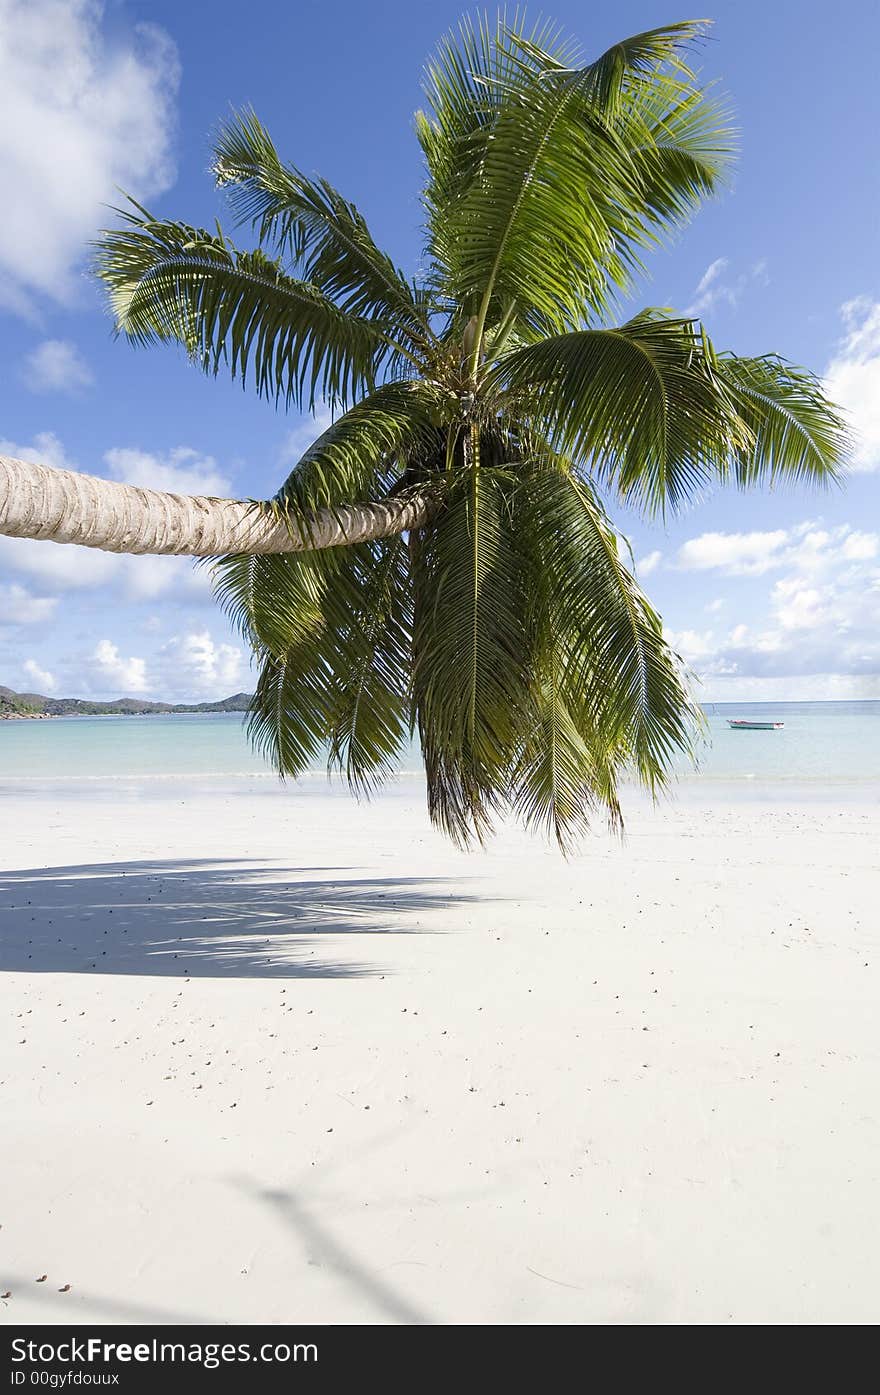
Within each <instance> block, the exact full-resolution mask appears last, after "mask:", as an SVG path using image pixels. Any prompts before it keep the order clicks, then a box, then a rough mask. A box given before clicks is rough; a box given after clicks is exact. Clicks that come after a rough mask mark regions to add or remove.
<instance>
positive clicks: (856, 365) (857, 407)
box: [825, 296, 880, 471]
mask: <svg viewBox="0 0 880 1395" xmlns="http://www.w3.org/2000/svg"><path fill="white" fill-rule="evenodd" d="M841 314H842V316H843V321H844V325H845V334H844V337H843V340H842V341H841V343H840V345H839V346H838V350H837V353H836V354H835V356H834V358H833V359H832V360H831V362H830V363H829V365H828V368H827V370H826V373H825V385H826V388H827V390H828V395H829V397H830V398H831V400H832V402H836V403H837V404H838V405H839V406H840V407H842V408H843V409H844V411H845V412H846V413H847V416H848V418H849V421H850V424H851V426H852V428H853V431H854V433H855V437H856V440H855V446H854V449H853V451H852V454H851V456H850V460H849V467H850V469H852V470H860V471H861V470H878V469H880V301H872V300H870V299H869V298H868V297H867V296H859V297H858V298H857V299H855V300H850V301H847V302H846V304H845V305H843V306H842V307H841Z"/></svg>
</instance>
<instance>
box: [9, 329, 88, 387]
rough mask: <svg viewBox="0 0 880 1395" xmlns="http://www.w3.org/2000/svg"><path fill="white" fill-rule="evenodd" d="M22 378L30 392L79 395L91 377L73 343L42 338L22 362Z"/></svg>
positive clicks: (65, 340)
mask: <svg viewBox="0 0 880 1395" xmlns="http://www.w3.org/2000/svg"><path fill="white" fill-rule="evenodd" d="M22 376H23V378H24V383H25V386H26V387H28V388H30V390H31V392H68V393H75V392H79V391H80V389H82V388H86V387H89V386H90V384H91V383H93V382H94V375H93V374H92V370H91V369H90V368H89V366H88V364H87V363H86V362H85V360H84V359H83V358H82V356H81V354H80V352H79V350H78V349H77V347H76V345H75V344H71V343H70V341H69V340H67V339H44V340H43V342H42V344H38V345H37V347H36V348H35V349H34V350H33V351H32V352H31V353H29V354H28V355H27V356H26V358H25V361H24V369H23V373H22Z"/></svg>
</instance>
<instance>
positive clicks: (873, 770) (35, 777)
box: [0, 702, 880, 794]
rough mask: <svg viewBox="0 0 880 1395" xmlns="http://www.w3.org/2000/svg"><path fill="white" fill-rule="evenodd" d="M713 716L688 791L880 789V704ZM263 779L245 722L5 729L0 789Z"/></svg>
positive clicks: (149, 720) (146, 720) (715, 712)
mask: <svg viewBox="0 0 880 1395" xmlns="http://www.w3.org/2000/svg"><path fill="white" fill-rule="evenodd" d="M706 715H707V724H708V731H707V739H706V741H705V743H704V744H703V746H702V749H701V754H700V762H699V768H698V770H696V771H694V770H693V769H689V768H688V767H687V766H686V765H684V764H682V765H681V766H680V768H679V780H680V783H681V784H683V785H687V786H692V785H693V784H694V783H695V782H696V783H697V784H699V785H701V786H707V787H708V786H709V785H711V784H713V783H723V784H724V785H727V786H733V787H742V789H743V792H746V790H747V789H748V786H749V784H754V782H758V783H759V784H761V785H762V786H776V787H780V788H785V787H790V786H792V785H795V784H796V785H799V786H803V787H805V788H809V789H812V790H813V791H814V792H815V793H816V794H820V793H821V791H822V789H823V788H825V787H832V786H833V787H838V786H840V785H846V786H849V787H851V788H852V790H853V792H854V793H855V792H857V791H858V790H862V791H863V792H866V791H868V790H870V789H871V788H872V787H874V786H877V787H880V702H826V703H822V702H817V703H806V702H797V703H773V704H771V703H737V704H732V703H718V704H715V705H714V706H711V707H709V708H708V709H707V714H706ZM728 717H745V718H749V717H752V718H760V719H764V720H767V719H773V720H777V721H784V723H785V727H784V729H783V730H782V731H764V732H762V731H751V732H750V731H731V730H730V728H729V727H728V725H727V720H726V719H727V718H728ZM419 769H420V762H419V759H418V753H417V752H416V751H415V750H413V751H410V752H409V753H408V755H407V756H405V757H404V759H403V761H402V762H401V772H402V774H403V775H404V777H407V776H417V775H418V773H419ZM319 773H320V771H319V769H318V768H316V771H315V776H317V775H319ZM260 777H263V779H264V780H266V781H268V782H269V783H270V784H271V783H274V776H273V775H272V772H271V770H270V769H269V767H268V766H267V764H266V762H265V761H264V760H263V759H262V757H261V756H259V755H257V754H256V753H255V752H254V751H253V750H252V749H251V747H250V744H249V742H248V739H247V736H246V733H245V731H244V729H243V726H242V720H241V717H240V716H239V715H237V714H229V715H226V714H223V715H216V716H155V717H67V718H55V719H52V720H44V721H11V722H10V721H7V722H0V786H2V787H4V788H5V789H6V791H7V792H11V791H12V790H14V789H17V790H19V791H20V792H23V791H24V790H25V789H27V788H28V787H36V786H39V787H42V788H45V787H46V786H47V785H50V786H54V787H58V786H60V785H64V784H65V783H68V782H71V783H73V782H76V783H77V784H81V783H82V782H84V781H86V782H88V781H96V780H97V781H101V782H102V783H104V782H112V781H127V782H131V781H132V780H135V781H137V782H138V783H142V782H148V781H156V782H159V781H162V780H169V779H174V778H184V779H187V780H188V781H206V782H210V781H217V780H222V781H223V782H224V783H225V782H229V781H231V782H235V781H238V780H242V779H249V780H251V781H253V780H254V779H255V778H256V779H259V778H260ZM309 783H310V784H313V783H314V781H313V780H310V781H309ZM320 783H321V784H322V785H323V781H321V782H320Z"/></svg>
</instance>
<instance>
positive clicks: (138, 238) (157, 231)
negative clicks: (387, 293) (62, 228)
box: [96, 210, 392, 406]
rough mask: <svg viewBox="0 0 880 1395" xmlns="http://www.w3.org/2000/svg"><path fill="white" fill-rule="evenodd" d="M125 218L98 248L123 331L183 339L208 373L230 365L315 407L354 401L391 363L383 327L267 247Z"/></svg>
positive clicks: (280, 394)
mask: <svg viewBox="0 0 880 1395" xmlns="http://www.w3.org/2000/svg"><path fill="white" fill-rule="evenodd" d="M122 216H123V218H124V223H123V225H122V226H121V227H119V228H114V229H110V230H108V231H107V232H105V233H104V234H103V235H102V237H101V240H100V241H99V242H98V244H97V257H96V269H97V273H98V275H99V277H100V278H101V279H102V280H103V282H104V284H105V286H106V288H107V291H108V293H109V299H110V306H111V309H112V312H113V316H114V320H115V323H116V327H117V329H118V330H119V331H120V332H121V333H123V334H125V335H126V336H127V338H129V339H131V340H132V341H134V342H135V343H138V344H150V343H154V342H157V341H160V342H161V341H166V342H167V341H175V342H177V343H180V344H182V345H183V346H184V347H185V349H186V351H187V353H188V354H189V355H190V357H191V358H192V359H193V361H194V362H196V363H197V364H198V365H199V366H200V367H201V368H202V369H203V370H204V371H205V372H207V373H214V374H216V373H218V372H219V371H220V368H221V366H224V365H225V366H226V367H227V368H228V369H229V371H230V373H231V374H232V376H233V377H238V378H240V379H241V381H242V383H243V384H245V383H246V382H247V381H248V380H249V379H250V378H252V379H253V382H254V385H255V386H256V389H257V391H258V392H259V393H260V394H261V395H263V396H266V397H270V398H274V399H275V400H278V399H281V400H283V401H285V402H288V403H290V402H295V403H296V404H297V405H302V404H303V403H306V404H308V405H310V406H311V405H314V403H315V401H316V399H317V398H319V397H320V398H323V399H324V400H325V401H329V402H346V401H349V400H351V399H352V398H353V397H355V396H356V395H357V394H358V392H360V391H364V390H368V389H369V388H370V387H372V385H373V384H374V382H375V379H376V375H377V373H378V372H379V370H380V368H381V367H382V365H387V364H388V362H389V361H390V359H391V357H392V350H391V348H390V346H389V344H388V343H387V340H386V339H385V338H384V336H383V334H382V331H381V328H380V327H379V326H378V325H376V324H374V323H372V322H371V321H370V320H368V319H364V318H359V317H358V316H355V315H351V314H347V313H346V312H345V311H343V310H341V309H340V308H339V307H338V306H337V305H336V304H335V303H334V302H333V301H332V300H330V299H329V297H327V296H326V295H325V294H324V293H323V292H322V291H320V290H318V289H317V288H316V287H315V286H313V285H311V284H310V283H309V282H306V281H300V280H296V279H295V278H293V277H290V276H287V275H286V274H285V273H284V271H283V270H282V268H281V267H280V265H279V264H278V263H277V262H275V261H272V260H271V259H270V258H269V257H267V256H266V255H265V253H263V252H262V251H260V250H259V249H258V250H256V251H252V252H246V251H239V250H238V249H236V248H235V247H233V246H232V245H231V244H230V243H229V242H228V241H227V240H226V238H225V237H223V236H222V235H221V234H220V233H219V232H218V233H217V234H216V235H212V234H210V233H208V232H207V231H205V229H202V228H193V227H190V226H189V225H187V224H185V223H175V222H161V221H159V220H157V219H154V218H151V217H150V215H149V214H147V213H146V212H145V211H144V210H138V212H136V213H134V212H129V213H124V214H123V215H122Z"/></svg>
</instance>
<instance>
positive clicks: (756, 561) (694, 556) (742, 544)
mask: <svg viewBox="0 0 880 1395" xmlns="http://www.w3.org/2000/svg"><path fill="white" fill-rule="evenodd" d="M788 536H789V535H788V533H787V532H785V531H784V530H783V529H781V528H777V529H776V530H775V531H773V532H768V533H701V534H700V536H699V537H698V538H690V539H689V540H688V542H686V543H684V544H683V545H682V546H681V547H680V548H679V550H678V554H677V556H676V565H677V566H678V567H680V568H681V569H682V570H683V571H709V570H712V569H717V570H720V571H723V572H726V573H727V574H728V575H729V576H760V575H761V573H762V572H766V571H768V570H769V569H770V568H771V567H775V566H778V565H779V562H780V552H781V549H782V548H783V547H784V546H785V544H786V543H787V541H788Z"/></svg>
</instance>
